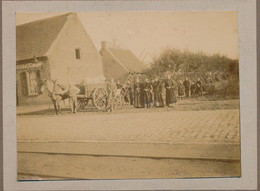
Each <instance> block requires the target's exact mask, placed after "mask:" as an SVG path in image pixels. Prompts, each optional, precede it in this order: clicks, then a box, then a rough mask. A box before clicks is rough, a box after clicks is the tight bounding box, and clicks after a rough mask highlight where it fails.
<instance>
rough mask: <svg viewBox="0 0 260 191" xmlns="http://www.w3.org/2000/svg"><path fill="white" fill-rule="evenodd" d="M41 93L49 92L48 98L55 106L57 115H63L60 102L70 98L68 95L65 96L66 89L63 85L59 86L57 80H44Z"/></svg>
mask: <svg viewBox="0 0 260 191" xmlns="http://www.w3.org/2000/svg"><path fill="white" fill-rule="evenodd" d="M42 84H43V85H42V87H41V91H42V92H44V90H47V93H48V96H49V97H50V98H51V101H52V103H53V105H54V109H55V113H56V115H58V114H60V113H61V108H60V102H61V101H62V100H65V99H67V98H69V96H68V95H67V94H64V89H63V88H62V87H61V85H59V84H57V80H43V81H42Z"/></svg>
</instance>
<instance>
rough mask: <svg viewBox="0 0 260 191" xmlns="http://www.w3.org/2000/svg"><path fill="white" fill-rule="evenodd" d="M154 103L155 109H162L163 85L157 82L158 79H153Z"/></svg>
mask: <svg viewBox="0 0 260 191" xmlns="http://www.w3.org/2000/svg"><path fill="white" fill-rule="evenodd" d="M153 93H154V103H155V106H156V107H163V106H164V104H163V96H162V93H163V83H162V82H160V81H159V79H158V77H155V80H154V83H153Z"/></svg>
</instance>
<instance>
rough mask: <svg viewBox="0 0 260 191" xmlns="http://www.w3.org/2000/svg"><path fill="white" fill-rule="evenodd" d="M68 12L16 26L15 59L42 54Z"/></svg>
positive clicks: (54, 36)
mask: <svg viewBox="0 0 260 191" xmlns="http://www.w3.org/2000/svg"><path fill="white" fill-rule="evenodd" d="M69 14H71V13H68V14H64V15H59V16H55V17H51V18H47V19H41V20H37V21H34V22H30V23H26V24H22V25H18V26H16V61H19V60H25V59H30V58H33V57H34V56H36V57H41V56H44V55H45V54H46V52H47V51H48V50H49V48H50V47H51V45H52V43H53V42H54V40H55V39H56V38H57V36H58V34H59V32H60V31H61V29H62V27H63V26H64V24H65V23H66V21H67V16H68V15H69Z"/></svg>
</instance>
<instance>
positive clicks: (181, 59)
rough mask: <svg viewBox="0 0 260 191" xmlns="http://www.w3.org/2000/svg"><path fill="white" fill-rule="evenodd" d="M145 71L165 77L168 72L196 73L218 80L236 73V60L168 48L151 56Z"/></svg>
mask: <svg viewBox="0 0 260 191" xmlns="http://www.w3.org/2000/svg"><path fill="white" fill-rule="evenodd" d="M146 73H147V74H148V75H149V76H151V77H154V76H160V77H165V75H166V74H168V73H171V74H173V76H182V77H185V76H187V77H189V76H192V75H194V74H196V76H197V77H201V78H202V79H204V80H205V77H206V76H207V78H212V77H214V78H215V79H214V80H218V79H217V78H225V77H227V76H228V75H238V60H232V59H230V58H228V57H226V56H221V55H219V54H214V55H212V56H209V55H206V54H204V53H202V52H197V53H193V52H190V51H187V50H186V51H180V50H177V49H169V48H168V49H165V50H164V51H163V52H162V53H161V55H160V56H158V57H155V58H153V61H152V63H151V65H150V67H149V68H148V69H147V70H146Z"/></svg>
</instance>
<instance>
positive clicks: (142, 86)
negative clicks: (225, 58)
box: [107, 74, 202, 108]
mask: <svg viewBox="0 0 260 191" xmlns="http://www.w3.org/2000/svg"><path fill="white" fill-rule="evenodd" d="M108 84H109V86H108V90H107V91H108V95H109V97H113V95H115V94H116V93H115V92H117V94H120V91H122V90H125V91H124V93H122V92H121V95H123V96H124V98H123V99H124V102H125V104H130V105H133V106H134V107H135V108H151V107H164V106H168V107H175V105H176V102H177V96H176V95H175V90H177V92H178V96H179V97H180V98H181V99H183V98H187V99H188V98H189V97H191V96H195V95H202V82H201V80H200V78H198V80H197V81H196V83H195V82H193V81H192V82H191V83H190V81H189V79H188V78H187V77H186V78H185V80H184V81H183V82H182V81H179V83H177V84H176V83H175V81H174V80H173V79H172V76H171V75H170V74H169V75H167V79H165V80H164V79H159V78H158V77H155V78H154V79H151V80H149V79H148V78H145V79H144V81H143V82H142V81H141V80H140V79H139V78H136V79H135V81H134V83H131V82H129V81H128V82H126V83H125V84H123V85H122V84H121V83H120V82H119V81H117V82H114V80H113V79H111V80H110V82H109V83H108Z"/></svg>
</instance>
